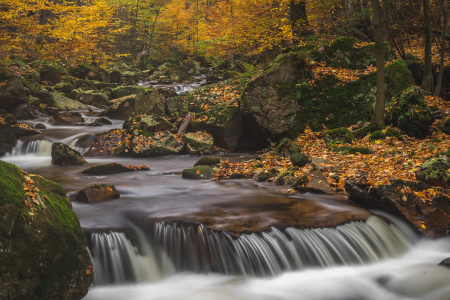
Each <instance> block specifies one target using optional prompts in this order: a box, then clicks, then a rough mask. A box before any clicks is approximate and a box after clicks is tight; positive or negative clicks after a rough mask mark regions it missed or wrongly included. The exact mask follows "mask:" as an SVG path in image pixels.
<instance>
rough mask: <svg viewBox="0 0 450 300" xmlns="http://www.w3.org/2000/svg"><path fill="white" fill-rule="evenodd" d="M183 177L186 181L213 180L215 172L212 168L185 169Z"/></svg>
mask: <svg viewBox="0 0 450 300" xmlns="http://www.w3.org/2000/svg"><path fill="white" fill-rule="evenodd" d="M181 175H182V177H183V178H185V179H212V178H213V175H214V170H213V168H211V167H210V166H206V165H201V166H196V167H192V168H188V169H184V170H183V172H182V173H181Z"/></svg>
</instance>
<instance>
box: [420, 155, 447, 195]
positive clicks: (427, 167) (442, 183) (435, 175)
mask: <svg viewBox="0 0 450 300" xmlns="http://www.w3.org/2000/svg"><path fill="white" fill-rule="evenodd" d="M449 164H450V159H448V158H447V157H439V158H434V159H431V160H429V161H427V162H425V163H424V164H423V165H422V166H421V167H420V169H419V170H417V171H416V179H417V180H419V181H422V182H425V183H427V184H429V185H432V186H439V187H443V188H445V189H448V188H450V173H449V172H448V168H449Z"/></svg>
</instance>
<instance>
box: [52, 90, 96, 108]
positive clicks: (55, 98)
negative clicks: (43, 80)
mask: <svg viewBox="0 0 450 300" xmlns="http://www.w3.org/2000/svg"><path fill="white" fill-rule="evenodd" d="M43 98H44V102H45V103H46V104H47V105H48V106H51V107H56V108H57V109H60V110H67V109H80V108H83V109H87V106H86V104H83V103H81V102H80V101H77V100H72V99H70V98H67V97H66V96H64V95H62V94H60V93H58V92H48V93H45V94H44V96H43Z"/></svg>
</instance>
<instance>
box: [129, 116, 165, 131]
mask: <svg viewBox="0 0 450 300" xmlns="http://www.w3.org/2000/svg"><path fill="white" fill-rule="evenodd" d="M123 128H124V129H127V130H128V131H129V132H130V133H131V132H133V131H134V130H136V129H137V130H141V131H149V132H159V131H166V130H172V129H174V127H173V125H172V124H171V123H169V122H168V121H167V120H165V119H164V118H163V117H160V116H158V115H144V116H142V117H131V118H129V119H127V120H125V122H124V123H123Z"/></svg>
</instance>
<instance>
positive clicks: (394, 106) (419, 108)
mask: <svg viewBox="0 0 450 300" xmlns="http://www.w3.org/2000/svg"><path fill="white" fill-rule="evenodd" d="M387 109H388V111H389V112H390V113H389V115H388V116H387V120H386V123H387V124H392V125H393V126H398V127H399V128H400V129H401V130H403V131H404V132H405V133H406V134H407V135H408V136H411V137H415V138H419V139H423V138H425V137H426V136H427V134H428V129H429V128H430V126H431V125H432V124H433V122H434V116H433V113H432V111H431V110H430V109H429V107H428V105H427V103H426V102H425V100H424V92H423V91H422V90H421V89H420V88H417V87H410V88H408V89H406V90H404V91H402V92H401V93H400V94H398V95H397V96H395V97H394V98H393V99H392V102H391V104H390V105H388V107H387ZM411 112H413V113H411Z"/></svg>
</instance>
